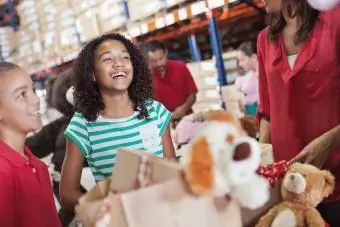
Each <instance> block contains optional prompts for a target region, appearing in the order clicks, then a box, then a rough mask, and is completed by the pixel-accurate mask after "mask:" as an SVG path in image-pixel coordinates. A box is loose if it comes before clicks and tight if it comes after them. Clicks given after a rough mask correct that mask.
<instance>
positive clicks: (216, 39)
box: [209, 17, 227, 109]
mask: <svg viewBox="0 0 340 227" xmlns="http://www.w3.org/2000/svg"><path fill="white" fill-rule="evenodd" d="M209 35H210V45H211V48H212V53H213V56H215V59H216V68H217V73H218V82H219V84H220V87H222V86H225V85H227V74H226V71H225V68H224V61H223V56H222V44H221V37H220V34H219V30H218V26H217V21H216V18H214V17H210V18H209ZM222 108H223V109H225V108H226V107H225V103H224V102H223V103H222Z"/></svg>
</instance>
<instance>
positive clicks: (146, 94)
mask: <svg viewBox="0 0 340 227" xmlns="http://www.w3.org/2000/svg"><path fill="white" fill-rule="evenodd" d="M107 40H117V41H120V42H121V43H122V44H123V45H124V46H125V47H126V49H127V50H128V52H129V54H130V58H131V62H132V66H133V79H132V82H131V84H130V86H129V88H128V93H129V97H130V99H131V101H132V103H133V104H134V107H133V108H134V110H135V111H138V112H139V115H138V117H139V118H140V119H142V118H144V119H147V118H148V116H149V115H148V112H147V108H146V105H145V101H147V100H148V99H150V98H151V97H152V77H151V75H150V72H149V70H148V67H147V64H146V62H145V60H144V58H143V55H142V53H141V52H140V50H139V49H137V48H136V47H135V45H134V44H133V43H132V42H131V41H130V40H128V39H127V38H125V37H124V36H122V35H120V34H106V35H103V36H101V37H99V38H96V39H93V40H92V41H90V42H89V43H88V44H87V45H86V46H85V47H84V48H83V49H82V50H81V52H80V53H79V56H78V58H77V60H76V61H75V64H74V65H73V70H74V74H73V76H74V79H75V92H74V100H75V110H76V111H77V112H79V113H81V114H83V116H84V117H85V119H86V120H88V121H95V120H96V119H97V117H98V115H99V112H100V111H102V110H103V109H104V108H105V104H104V102H103V100H102V97H101V94H100V91H99V88H98V86H97V84H96V83H95V82H94V81H93V72H94V53H95V51H96V49H97V47H98V46H99V45H100V44H101V43H103V42H104V41H107Z"/></svg>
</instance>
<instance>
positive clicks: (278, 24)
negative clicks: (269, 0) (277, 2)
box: [269, 0, 320, 44]
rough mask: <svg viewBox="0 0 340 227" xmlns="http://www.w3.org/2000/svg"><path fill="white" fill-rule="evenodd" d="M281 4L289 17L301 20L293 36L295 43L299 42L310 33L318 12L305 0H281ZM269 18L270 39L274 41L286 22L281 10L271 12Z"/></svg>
mask: <svg viewBox="0 0 340 227" xmlns="http://www.w3.org/2000/svg"><path fill="white" fill-rule="evenodd" d="M282 4H283V10H286V11H287V14H288V16H289V17H290V18H294V17H298V18H299V19H300V20H301V27H300V29H299V30H298V31H297V32H296V34H295V37H294V42H295V44H300V43H302V42H303V41H305V40H306V39H307V38H308V36H309V35H310V34H311V32H312V30H313V28H314V26H315V24H316V22H317V20H318V17H319V13H320V12H319V11H317V10H315V9H313V8H312V7H311V6H310V5H309V4H308V2H307V0H283V1H282ZM269 19H270V20H269V21H270V25H269V35H270V39H271V41H272V42H276V41H277V39H278V37H279V36H280V34H281V32H282V30H283V28H284V27H285V26H286V24H287V23H286V20H285V18H284V17H283V14H282V12H279V13H273V14H271V15H270V18H269Z"/></svg>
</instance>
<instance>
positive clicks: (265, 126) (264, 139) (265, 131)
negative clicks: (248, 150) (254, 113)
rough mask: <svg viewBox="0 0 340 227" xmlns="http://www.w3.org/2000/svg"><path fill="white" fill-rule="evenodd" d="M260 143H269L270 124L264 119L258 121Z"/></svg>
mask: <svg viewBox="0 0 340 227" xmlns="http://www.w3.org/2000/svg"><path fill="white" fill-rule="evenodd" d="M259 142H260V143H270V142H271V141H270V122H269V121H268V120H266V119H265V118H261V121H260V138H259Z"/></svg>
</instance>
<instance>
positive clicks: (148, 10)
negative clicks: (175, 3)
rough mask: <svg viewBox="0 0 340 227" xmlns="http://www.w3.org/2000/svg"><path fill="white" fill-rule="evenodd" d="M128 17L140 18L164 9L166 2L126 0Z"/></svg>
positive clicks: (157, 0)
mask: <svg viewBox="0 0 340 227" xmlns="http://www.w3.org/2000/svg"><path fill="white" fill-rule="evenodd" d="M127 2H128V7H129V12H130V19H131V20H132V21H135V20H142V19H144V18H146V17H149V16H151V15H153V14H155V13H157V12H159V11H160V10H162V9H164V8H165V6H166V3H165V2H164V1H162V0H128V1H127Z"/></svg>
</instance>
